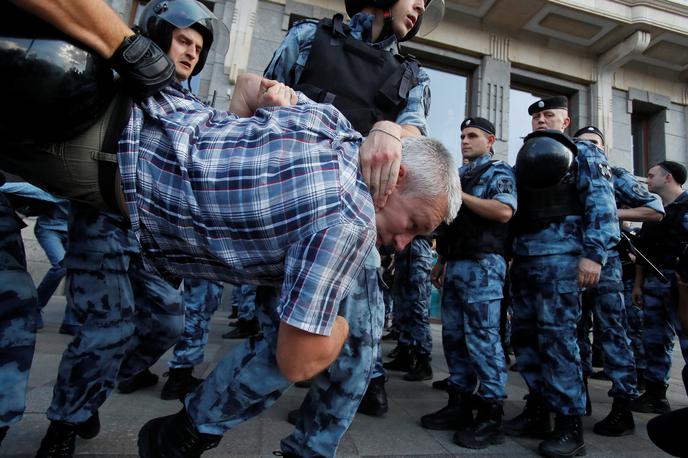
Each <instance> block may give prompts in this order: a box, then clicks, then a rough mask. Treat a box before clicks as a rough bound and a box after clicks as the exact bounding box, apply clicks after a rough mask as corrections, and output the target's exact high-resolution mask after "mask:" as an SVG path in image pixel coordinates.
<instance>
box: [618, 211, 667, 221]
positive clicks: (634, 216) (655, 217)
mask: <svg viewBox="0 0 688 458" xmlns="http://www.w3.org/2000/svg"><path fill="white" fill-rule="evenodd" d="M617 214H618V215H619V219H620V220H621V221H636V222H638V223H642V222H645V221H661V220H662V216H663V215H662V214H661V213H659V212H658V211H656V210H653V209H651V208H648V207H637V208H620V209H619V210H618V211H617Z"/></svg>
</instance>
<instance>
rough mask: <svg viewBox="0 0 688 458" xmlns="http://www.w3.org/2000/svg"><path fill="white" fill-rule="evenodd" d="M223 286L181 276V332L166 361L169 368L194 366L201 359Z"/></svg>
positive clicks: (213, 282)
mask: <svg viewBox="0 0 688 458" xmlns="http://www.w3.org/2000/svg"><path fill="white" fill-rule="evenodd" d="M223 291H224V285H223V284H222V283H220V282H215V281H209V280H202V279H198V278H185V279H184V293H183V294H182V303H183V306H184V332H183V333H182V335H181V336H180V337H179V341H178V342H177V343H176V345H175V346H174V349H173V353H172V359H171V360H170V361H169V362H168V363H167V365H168V366H169V367H170V368H171V369H180V368H188V367H194V366H197V365H198V364H200V363H202V362H203V351H204V349H205V346H206V344H207V343H208V334H209V331H210V319H211V318H212V316H213V313H215V311H216V310H217V308H218V307H219V306H220V303H221V302H222V292H223Z"/></svg>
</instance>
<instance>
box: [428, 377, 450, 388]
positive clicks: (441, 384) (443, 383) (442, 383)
mask: <svg viewBox="0 0 688 458" xmlns="http://www.w3.org/2000/svg"><path fill="white" fill-rule="evenodd" d="M448 388H449V377H447V378H443V379H442V380H436V381H434V382H432V389H433V390H441V391H447V389H448Z"/></svg>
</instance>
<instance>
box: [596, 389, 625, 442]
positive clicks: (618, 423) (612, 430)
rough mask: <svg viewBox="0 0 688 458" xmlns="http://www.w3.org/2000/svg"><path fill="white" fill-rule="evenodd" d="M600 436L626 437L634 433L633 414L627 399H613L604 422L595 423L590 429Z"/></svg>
mask: <svg viewBox="0 0 688 458" xmlns="http://www.w3.org/2000/svg"><path fill="white" fill-rule="evenodd" d="M592 430H593V431H594V432H595V434H599V435H600V436H612V437H617V436H627V435H629V434H633V433H634V432H635V422H634V421H633V412H631V400H630V399H627V398H614V402H613V403H612V410H611V412H609V415H607V416H606V417H605V419H604V420H602V421H600V422H599V423H595V426H594V427H593V429H592Z"/></svg>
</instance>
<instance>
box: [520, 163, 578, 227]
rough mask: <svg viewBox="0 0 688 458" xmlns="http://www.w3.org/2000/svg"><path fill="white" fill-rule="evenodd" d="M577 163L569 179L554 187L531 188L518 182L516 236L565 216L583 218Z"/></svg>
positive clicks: (566, 177)
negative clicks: (577, 182) (576, 180)
mask: <svg viewBox="0 0 688 458" xmlns="http://www.w3.org/2000/svg"><path fill="white" fill-rule="evenodd" d="M576 172H577V166H576V162H573V164H572V165H571V169H570V170H569V171H568V172H567V174H566V176H564V178H563V179H562V180H561V181H560V182H559V183H557V184H555V185H554V186H549V187H547V188H538V189H536V188H531V187H529V186H526V185H524V184H523V183H518V213H516V219H515V224H514V232H515V233H516V234H524V233H529V232H537V231H539V230H541V229H543V228H545V227H546V226H547V225H549V224H550V223H552V222H555V221H562V220H563V219H564V218H565V217H566V216H570V215H582V214H583V212H584V209H583V205H582V204H581V202H580V198H579V196H578V190H577V189H576V183H575V181H574V180H575V177H576Z"/></svg>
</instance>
